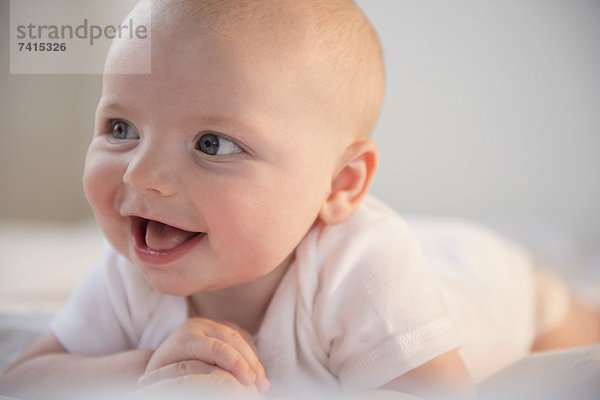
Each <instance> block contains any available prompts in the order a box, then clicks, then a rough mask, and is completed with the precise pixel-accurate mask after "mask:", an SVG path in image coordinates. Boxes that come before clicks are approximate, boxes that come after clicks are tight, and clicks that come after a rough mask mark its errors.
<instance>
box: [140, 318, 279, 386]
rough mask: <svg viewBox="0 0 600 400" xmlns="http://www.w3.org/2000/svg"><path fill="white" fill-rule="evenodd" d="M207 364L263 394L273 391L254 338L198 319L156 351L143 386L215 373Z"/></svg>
mask: <svg viewBox="0 0 600 400" xmlns="http://www.w3.org/2000/svg"><path fill="white" fill-rule="evenodd" d="M193 361H201V362H202V363H201V364H198V363H193ZM202 364H203V365H204V366H203V365H202ZM206 365H208V366H209V367H211V366H217V367H219V369H222V370H224V371H228V372H229V373H231V375H233V376H234V377H235V378H237V380H238V381H239V382H240V383H242V384H243V385H247V386H248V385H253V384H256V387H257V388H258V390H260V391H261V392H263V393H264V392H266V391H267V390H268V389H269V381H268V380H267V378H266V376H265V370H264V368H263V366H262V364H261V362H260V361H259V359H258V356H257V355H256V351H255V349H254V346H253V344H252V337H251V336H250V335H249V334H248V333H247V332H245V331H243V330H242V329H241V328H239V327H237V326H235V325H233V324H229V323H223V322H216V321H213V320H210V319H206V318H198V317H196V318H190V319H188V320H187V321H186V322H185V323H183V324H182V325H180V326H179V327H178V328H177V329H175V330H174V331H173V332H172V333H171V334H170V335H169V336H168V337H167V339H165V341H164V342H163V343H162V344H161V345H160V346H159V347H158V348H157V349H156V351H155V352H154V354H153V355H152V357H151V358H150V361H148V365H147V366H146V371H145V373H144V376H143V377H142V378H140V383H146V384H148V383H151V382H156V381H158V380H160V379H165V378H164V377H167V378H169V379H172V378H173V377H174V376H185V375H197V374H208V373H209V372H211V371H212V370H210V369H206V368H205V366H206ZM163 368H164V370H162V371H161V369H163ZM190 368H191V369H190ZM159 371H160V372H159ZM161 376H162V377H163V378H161ZM150 379H152V381H150Z"/></svg>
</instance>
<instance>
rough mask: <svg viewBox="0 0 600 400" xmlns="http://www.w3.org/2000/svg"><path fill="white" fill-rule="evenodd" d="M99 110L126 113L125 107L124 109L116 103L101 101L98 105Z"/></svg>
mask: <svg viewBox="0 0 600 400" xmlns="http://www.w3.org/2000/svg"><path fill="white" fill-rule="evenodd" d="M98 110H113V111H116V112H124V111H125V110H126V108H125V107H123V106H122V105H121V104H119V103H116V102H114V101H109V102H106V101H103V100H100V103H98Z"/></svg>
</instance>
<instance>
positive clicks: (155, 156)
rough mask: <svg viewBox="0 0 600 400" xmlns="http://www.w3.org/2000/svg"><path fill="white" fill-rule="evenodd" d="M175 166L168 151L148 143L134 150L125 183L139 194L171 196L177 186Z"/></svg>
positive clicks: (125, 175) (124, 176)
mask: <svg viewBox="0 0 600 400" xmlns="http://www.w3.org/2000/svg"><path fill="white" fill-rule="evenodd" d="M174 165H175V163H174V162H173V157H172V156H170V155H169V154H168V152H167V151H166V149H164V148H160V147H159V146H156V145H151V144H150V143H147V144H144V145H142V146H138V147H137V148H136V149H134V150H132V157H131V159H130V160H129V163H128V165H127V169H126V171H125V174H124V175H123V182H124V183H125V184H126V185H127V186H129V187H131V188H133V189H134V190H136V191H137V192H139V193H147V192H151V193H158V194H161V195H163V196H170V195H172V194H174V193H175V191H176V186H177V174H176V173H175V171H174Z"/></svg>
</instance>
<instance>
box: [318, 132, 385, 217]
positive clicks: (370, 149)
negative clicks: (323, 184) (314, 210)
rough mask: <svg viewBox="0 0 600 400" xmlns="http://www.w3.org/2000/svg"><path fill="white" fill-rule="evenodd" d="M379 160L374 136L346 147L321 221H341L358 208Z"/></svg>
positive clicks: (323, 207)
mask: <svg viewBox="0 0 600 400" xmlns="http://www.w3.org/2000/svg"><path fill="white" fill-rule="evenodd" d="M378 160H379V152H378V149H377V143H375V142H374V141H373V140H370V139H366V140H362V141H360V142H356V143H354V144H352V145H351V146H350V147H348V148H347V149H346V151H345V152H344V155H343V156H342V158H341V162H340V164H339V165H338V169H337V170H336V171H337V172H336V173H335V175H334V176H333V179H332V181H331V192H330V193H329V197H328V198H327V200H326V201H325V203H323V205H322V206H321V211H320V212H319V218H320V219H321V221H323V222H324V223H326V224H337V223H340V222H342V221H344V220H345V219H346V218H348V217H349V216H350V215H351V214H352V213H353V212H354V210H355V209H356V208H357V207H358V205H359V204H360V202H361V200H362V199H363V197H364V196H365V195H366V194H367V191H368V190H369V186H370V185H371V181H372V179H373V176H374V174H375V170H376V169H377V162H378Z"/></svg>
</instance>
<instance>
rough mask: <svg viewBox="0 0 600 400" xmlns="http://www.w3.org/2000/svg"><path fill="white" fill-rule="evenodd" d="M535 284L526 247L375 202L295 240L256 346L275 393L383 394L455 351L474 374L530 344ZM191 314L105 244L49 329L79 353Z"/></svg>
mask: <svg viewBox="0 0 600 400" xmlns="http://www.w3.org/2000/svg"><path fill="white" fill-rule="evenodd" d="M534 286H535V282H534V275H533V273H532V267H531V262H530V258H529V256H528V254H527V253H525V252H524V251H523V250H521V249H520V248H519V247H517V246H515V245H513V244H511V243H508V242H506V241H505V240H503V239H501V238H500V237H498V236H496V235H495V234H494V233H492V232H490V231H488V230H485V229H483V228H481V227H479V226H476V225H473V224H468V223H464V222H459V221H440V220H419V221H413V222H411V224H410V226H409V224H407V223H406V222H405V220H403V219H402V218H401V217H400V216H398V215H397V214H396V213H395V212H394V211H393V210H391V209H390V208H388V207H387V206H385V205H384V204H382V203H381V202H379V201H378V200H376V199H374V198H373V197H368V198H367V199H366V200H365V201H364V203H363V204H362V205H361V206H360V208H359V209H358V210H357V211H356V212H355V213H354V214H353V215H352V216H351V217H350V218H349V219H348V220H346V221H345V222H343V223H341V224H338V225H316V226H315V227H313V228H312V229H311V231H310V232H309V233H308V234H307V235H306V237H305V238H304V239H303V240H302V242H301V243H300V244H299V245H298V247H297V249H296V257H295V260H294V262H293V263H292V265H291V266H290V268H289V270H288V271H287V272H286V275H285V276H284V278H283V279H282V281H281V283H280V285H279V287H278V288H277V291H276V293H275V295H274V297H273V299H272V300H271V303H270V305H269V307H268V310H267V312H266V315H265V318H264V320H263V323H262V325H261V327H260V329H259V331H258V332H257V334H256V335H255V341H256V346H257V349H258V352H259V357H260V359H261V361H262V363H263V365H264V366H265V369H266V372H267V377H268V378H269V380H270V381H271V384H272V388H273V390H274V391H275V392H282V393H288V394H289V393H290V391H291V392H297V391H306V390H312V389H318V390H326V391H330V390H339V389H342V390H357V389H375V388H378V387H381V386H383V385H384V384H386V383H387V382H389V381H391V380H393V379H394V378H396V377H398V376H400V375H402V374H404V373H405V372H407V371H409V370H411V369H413V368H415V367H417V366H419V365H421V364H423V363H425V362H427V361H429V360H431V359H433V358H435V357H437V356H439V355H441V354H444V353H446V352H448V351H450V350H453V349H456V348H459V347H460V348H461V352H462V354H463V357H464V358H465V361H466V363H467V365H468V367H469V369H470V371H471V373H472V375H473V376H474V378H475V380H476V381H478V380H480V379H482V378H485V377H487V376H489V375H490V374H491V373H493V372H495V371H497V370H498V369H500V368H502V367H504V366H506V365H507V364H509V363H510V362H513V361H515V360H516V359H518V358H520V357H522V356H523V355H525V354H527V352H528V351H529V349H530V346H531V343H532V340H533V338H534V336H535V325H536V320H535V301H536V299H535V293H534ZM188 313H189V312H188V302H187V301H186V299H185V298H181V297H174V296H169V295H164V294H161V293H159V292H157V291H155V290H154V289H152V287H150V286H149V285H148V284H147V283H146V281H145V280H144V278H143V277H142V275H141V274H140V273H139V272H138V270H137V268H136V267H135V266H134V265H133V264H131V263H130V262H129V261H127V260H126V259H125V258H124V257H122V256H120V255H119V254H117V253H116V252H115V251H114V250H113V249H112V248H111V247H110V246H108V245H106V249H105V252H104V255H103V258H102V259H101V260H100V262H99V263H98V265H97V266H96V268H95V269H94V270H93V271H92V272H91V273H90V274H89V275H88V276H87V277H86V278H85V279H84V281H83V282H82V283H81V284H80V285H79V286H78V288H77V289H76V290H75V291H74V293H73V294H72V295H71V297H70V299H69V301H68V303H67V305H66V306H65V308H64V309H63V310H61V312H60V313H59V314H58V315H57V316H56V317H55V319H54V320H53V321H52V323H51V331H52V333H53V334H54V335H55V336H56V338H57V339H58V340H59V342H60V343H61V344H62V345H63V346H64V347H65V348H66V349H67V350H68V351H69V352H71V353H75V354H86V355H100V354H109V353H114V352H118V351H123V350H128V349H133V348H149V349H155V348H156V347H157V346H158V345H160V343H161V342H162V341H163V340H164V339H165V338H166V336H167V335H168V334H169V333H170V332H171V331H172V330H173V329H174V328H175V327H177V326H178V325H179V324H181V323H182V322H184V321H185V319H186V318H187V317H188V315H189V314H188Z"/></svg>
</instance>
